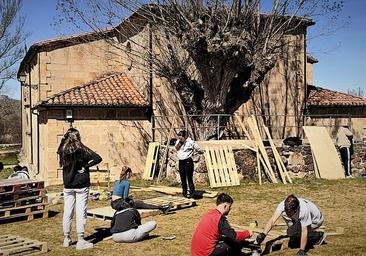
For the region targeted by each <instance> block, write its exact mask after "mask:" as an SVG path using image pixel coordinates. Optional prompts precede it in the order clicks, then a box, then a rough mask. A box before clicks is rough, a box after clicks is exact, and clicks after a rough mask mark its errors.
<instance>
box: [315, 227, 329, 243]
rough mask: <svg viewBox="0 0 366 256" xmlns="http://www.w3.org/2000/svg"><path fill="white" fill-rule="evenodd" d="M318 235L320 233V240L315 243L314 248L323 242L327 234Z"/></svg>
mask: <svg viewBox="0 0 366 256" xmlns="http://www.w3.org/2000/svg"><path fill="white" fill-rule="evenodd" d="M319 233H320V238H319V240H318V242H316V243H315V246H319V245H321V244H322V243H323V242H324V240H325V238H326V237H327V234H325V232H321V231H320V232H319Z"/></svg>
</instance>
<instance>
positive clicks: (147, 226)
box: [110, 198, 156, 243]
mask: <svg viewBox="0 0 366 256" xmlns="http://www.w3.org/2000/svg"><path fill="white" fill-rule="evenodd" d="M115 208H116V209H117V210H116V212H115V213H114V216H113V219H112V223H111V230H110V232H111V233H112V239H113V241H115V242H116V243H134V242H138V241H141V240H142V239H144V238H146V237H148V236H149V233H150V232H151V231H152V230H154V229H155V228H156V222H155V221H148V222H146V223H144V224H141V216H140V214H139V212H138V211H137V209H136V208H135V206H134V201H133V200H131V199H129V198H126V199H125V200H118V203H117V202H116V204H115Z"/></svg>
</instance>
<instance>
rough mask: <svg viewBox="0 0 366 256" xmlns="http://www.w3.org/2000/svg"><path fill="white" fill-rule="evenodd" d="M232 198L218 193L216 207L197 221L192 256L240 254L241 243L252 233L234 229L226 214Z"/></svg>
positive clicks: (229, 208) (192, 243) (229, 255)
mask: <svg viewBox="0 0 366 256" xmlns="http://www.w3.org/2000/svg"><path fill="white" fill-rule="evenodd" d="M233 202H234V200H233V198H232V197H231V196H229V195H227V194H224V193H222V194H219V195H218V196H217V199H216V208H215V209H212V210H211V211H209V212H208V213H206V214H205V215H204V216H203V217H202V219H201V220H200V222H199V223H198V225H197V227H196V230H195V231H194V233H193V236H192V242H191V255H192V256H231V255H233V256H234V255H241V249H242V246H241V244H242V243H243V241H244V240H245V239H247V238H249V237H251V236H252V235H253V232H252V231H250V230H243V231H235V230H234V229H233V228H231V227H230V224H229V222H228V221H227V219H226V216H227V215H228V214H229V212H230V210H231V205H232V204H233Z"/></svg>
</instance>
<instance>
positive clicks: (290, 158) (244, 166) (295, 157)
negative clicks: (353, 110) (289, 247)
mask: <svg viewBox="0 0 366 256" xmlns="http://www.w3.org/2000/svg"><path fill="white" fill-rule="evenodd" d="M278 151H279V153H280V155H281V157H282V161H283V162H284V164H285V166H286V167H287V170H288V171H289V174H290V176H291V177H292V178H314V177H315V175H314V163H313V157H312V155H311V149H310V145H301V146H296V147H288V146H284V147H279V148H278ZM354 151H355V153H354V155H353V159H352V171H353V174H354V176H360V175H361V174H362V173H364V172H365V170H366V145H365V144H356V145H355V148H354ZM267 153H268V155H269V158H270V161H271V165H272V168H273V169H274V170H276V164H275V160H274V158H273V155H272V151H271V150H270V149H267ZM234 157H235V162H236V165H237V167H238V173H239V177H240V179H241V180H245V181H248V180H249V181H255V182H258V175H257V170H256V163H257V162H256V161H257V160H256V155H255V153H254V152H253V151H251V150H249V149H237V150H234ZM193 161H194V165H195V172H194V180H195V182H196V183H207V182H208V176H207V169H206V163H205V159H204V155H203V154H200V155H196V156H195V157H194V159H193ZM276 176H277V177H278V174H276ZM167 178H168V179H170V180H173V181H175V182H180V178H179V173H178V158H177V154H176V151H175V150H174V149H173V147H171V148H170V150H169V158H168V168H167Z"/></svg>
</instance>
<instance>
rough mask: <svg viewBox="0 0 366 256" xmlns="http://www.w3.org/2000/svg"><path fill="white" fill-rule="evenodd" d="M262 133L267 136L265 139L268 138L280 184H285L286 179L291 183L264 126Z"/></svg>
mask: <svg viewBox="0 0 366 256" xmlns="http://www.w3.org/2000/svg"><path fill="white" fill-rule="evenodd" d="M264 131H265V133H266V135H267V138H268V141H269V144H270V145H271V148H272V152H273V156H274V158H275V160H276V164H277V167H278V171H279V173H280V176H281V179H282V182H283V183H284V184H286V183H287V182H286V178H287V180H288V182H289V183H292V180H291V178H290V176H289V175H288V173H287V170H286V167H285V165H284V163H283V161H282V158H281V156H280V154H279V153H278V150H277V148H276V146H275V144H274V143H273V140H272V137H271V134H270V132H269V130H268V128H267V127H266V126H264Z"/></svg>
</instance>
